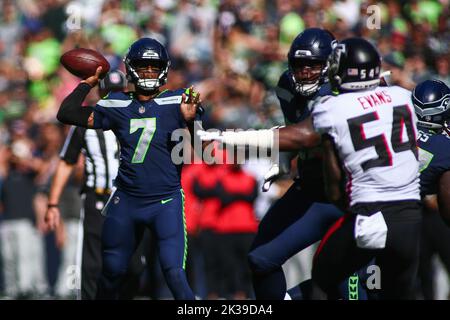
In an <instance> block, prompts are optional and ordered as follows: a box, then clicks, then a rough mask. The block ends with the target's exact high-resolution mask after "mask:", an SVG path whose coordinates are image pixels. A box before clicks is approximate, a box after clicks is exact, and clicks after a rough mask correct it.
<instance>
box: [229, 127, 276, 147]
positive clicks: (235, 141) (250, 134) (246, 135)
mask: <svg viewBox="0 0 450 320" xmlns="http://www.w3.org/2000/svg"><path fill="white" fill-rule="evenodd" d="M220 140H221V141H222V142H223V143H225V144H228V145H232V146H243V147H245V146H250V147H257V148H267V149H272V148H273V146H274V144H275V143H274V141H275V133H274V130H272V129H262V130H252V131H250V130H249V131H239V132H234V131H224V132H222V136H221V139H220Z"/></svg>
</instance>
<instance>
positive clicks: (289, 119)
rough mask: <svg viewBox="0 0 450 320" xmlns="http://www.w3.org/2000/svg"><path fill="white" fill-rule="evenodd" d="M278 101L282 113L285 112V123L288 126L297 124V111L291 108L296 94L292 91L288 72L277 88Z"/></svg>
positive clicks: (282, 76)
mask: <svg viewBox="0 0 450 320" xmlns="http://www.w3.org/2000/svg"><path fill="white" fill-rule="evenodd" d="M275 93H276V95H277V98H278V101H279V102H280V107H281V111H282V112H283V116H284V122H285V124H286V125H289V124H293V123H295V122H296V114H295V109H293V108H292V107H291V104H292V100H293V99H294V94H293V93H292V91H291V90H290V84H289V79H288V74H287V72H284V73H283V74H282V75H281V76H280V79H279V80H278V84H277V86H276V88H275Z"/></svg>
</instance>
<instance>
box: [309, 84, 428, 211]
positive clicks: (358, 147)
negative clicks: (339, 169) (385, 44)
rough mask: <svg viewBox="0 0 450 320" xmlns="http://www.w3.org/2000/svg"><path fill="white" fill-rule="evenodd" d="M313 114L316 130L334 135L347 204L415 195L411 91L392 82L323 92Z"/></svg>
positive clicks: (417, 195)
mask: <svg viewBox="0 0 450 320" xmlns="http://www.w3.org/2000/svg"><path fill="white" fill-rule="evenodd" d="M312 117H313V123H314V127H315V129H316V131H318V132H319V133H321V134H323V133H327V134H329V135H330V136H331V137H332V138H333V139H334V142H335V144H336V149H337V152H338V155H339V158H340V160H341V163H342V166H343V169H344V171H345V174H346V193H347V195H348V196H349V200H350V205H351V206H353V205H354V204H356V203H363V202H377V201H398V200H420V193H419V162H418V160H417V157H418V156H417V152H418V151H417V143H416V140H417V139H416V138H417V127H416V122H417V119H416V115H415V113H414V109H413V104H412V101H411V92H410V91H408V90H405V89H403V88H400V87H397V86H392V87H378V88H376V89H373V90H368V91H359V92H350V93H343V94H339V95H337V96H326V97H322V98H319V99H318V100H317V101H316V102H315V103H314V104H313V110H312Z"/></svg>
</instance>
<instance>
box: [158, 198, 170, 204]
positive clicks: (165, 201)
mask: <svg viewBox="0 0 450 320" xmlns="http://www.w3.org/2000/svg"><path fill="white" fill-rule="evenodd" d="M172 200H173V198H170V199H166V200H161V203H162V204H166V203H167V202H169V201H172Z"/></svg>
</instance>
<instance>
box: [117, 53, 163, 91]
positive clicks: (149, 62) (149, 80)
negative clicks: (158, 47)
mask: <svg viewBox="0 0 450 320" xmlns="http://www.w3.org/2000/svg"><path fill="white" fill-rule="evenodd" d="M124 63H125V66H126V68H127V74H128V76H129V77H130V80H131V81H132V82H133V83H134V84H135V86H137V87H138V88H139V89H142V90H145V91H155V90H157V89H158V88H159V87H161V86H163V85H164V84H166V83H167V75H168V73H169V66H170V61H164V60H159V59H140V60H135V61H133V62H130V61H127V60H126V59H125V61H124ZM150 67H152V68H151V69H157V70H158V71H157V72H156V76H153V77H146V76H145V75H144V74H145V73H147V74H149V75H150V74H152V73H155V72H154V71H153V70H150ZM145 69H147V70H145Z"/></svg>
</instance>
